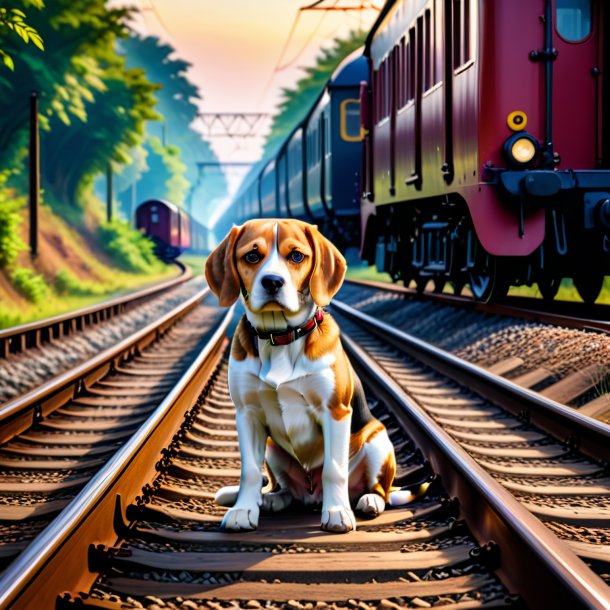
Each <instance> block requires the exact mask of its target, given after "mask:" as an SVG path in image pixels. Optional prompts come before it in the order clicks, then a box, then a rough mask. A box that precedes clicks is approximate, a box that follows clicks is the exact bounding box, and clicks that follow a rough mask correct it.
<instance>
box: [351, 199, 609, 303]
mask: <svg viewBox="0 0 610 610" xmlns="http://www.w3.org/2000/svg"><path fill="white" fill-rule="evenodd" d="M570 203H572V204H573V200H571V202H570V201H565V202H561V201H560V202H558V203H557V205H554V206H553V207H549V208H548V210H547V216H546V223H547V225H546V226H547V230H546V238H545V240H544V242H543V243H542V244H541V245H540V246H539V247H538V248H537V249H536V250H535V251H534V252H533V253H532V254H530V255H529V256H526V257H507V256H503V257H501V256H494V255H492V254H489V253H488V252H487V251H486V250H485V249H484V248H483V246H482V245H481V242H480V241H479V239H478V238H477V235H476V232H475V230H474V227H473V225H472V221H471V220H470V215H469V212H468V207H467V205H466V203H465V202H464V201H463V200H460V199H455V200H446V201H442V202H441V201H436V202H435V201H432V202H431V201H424V202H418V204H417V205H408V204H406V203H403V204H401V205H400V206H394V205H387V206H378V207H377V209H376V216H374V217H372V218H371V219H370V220H369V225H368V227H367V236H366V240H367V242H368V247H366V246H365V249H364V252H363V254H364V258H366V259H367V260H368V261H369V262H371V263H373V262H374V263H375V264H376V267H377V269H378V271H385V272H387V273H389V274H390V276H391V277H392V279H393V281H402V282H403V283H404V285H405V286H409V285H410V284H411V283H414V284H415V286H416V287H417V290H418V291H424V290H425V289H426V287H427V286H428V283H429V282H430V281H432V283H433V290H434V291H435V292H442V291H443V290H444V289H445V286H446V285H447V284H449V285H450V286H451V287H452V289H453V292H454V293H455V294H461V293H462V291H463V289H464V287H465V286H466V285H468V286H469V287H470V291H471V292H472V294H473V296H474V298H475V299H476V300H479V301H484V302H490V301H496V300H499V299H501V298H503V297H504V296H506V294H507V292H508V289H509V288H510V287H511V286H520V285H527V286H531V285H532V284H534V283H536V284H537V285H538V289H539V291H540V294H541V295H542V297H543V298H545V299H547V300H551V299H553V298H554V297H555V295H556V294H557V291H558V289H559V286H560V284H561V281H562V280H563V279H564V278H572V280H573V283H574V286H575V288H576V290H577V291H578V293H579V295H580V297H581V298H582V299H583V301H585V302H586V303H593V302H594V301H595V300H596V299H597V297H598V295H599V293H600V290H601V288H602V285H603V282H604V276H605V274H606V273H608V272H609V270H610V228H605V227H603V226H601V227H600V224H599V223H598V222H589V223H588V222H587V218H586V210H585V212H584V216H585V218H584V220H583V208H582V206H580V209H579V210H575V209H574V206H573V205H570ZM372 244H374V247H371V245H372Z"/></svg>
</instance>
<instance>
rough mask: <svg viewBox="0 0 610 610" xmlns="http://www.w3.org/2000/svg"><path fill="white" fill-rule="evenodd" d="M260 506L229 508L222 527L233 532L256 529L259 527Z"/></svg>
mask: <svg viewBox="0 0 610 610" xmlns="http://www.w3.org/2000/svg"><path fill="white" fill-rule="evenodd" d="M258 514H259V508H258V506H257V507H255V508H231V509H230V510H228V511H227V512H226V514H225V516H224V518H223V520H222V523H221V524H220V527H221V528H222V529H225V530H229V531H232V532H240V531H245V530H255V529H256V528H257V527H258Z"/></svg>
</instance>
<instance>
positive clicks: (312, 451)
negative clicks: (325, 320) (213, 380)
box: [229, 344, 335, 470]
mask: <svg viewBox="0 0 610 610" xmlns="http://www.w3.org/2000/svg"><path fill="white" fill-rule="evenodd" d="M293 345H294V344H291V345H288V346H267V350H266V349H265V347H266V346H264V345H261V346H259V350H260V356H261V359H260V361H257V363H256V364H255V361H253V359H248V360H246V361H241V362H234V361H232V362H231V366H230V369H229V385H230V389H231V396H232V398H233V400H234V402H235V404H236V405H237V406H238V408H240V406H241V405H243V406H245V407H247V408H248V409H252V410H254V411H255V412H257V413H258V416H259V418H260V419H261V420H262V421H263V422H264V425H265V427H266V428H267V430H268V431H269V435H270V436H271V438H272V439H273V440H274V442H275V443H276V444H278V445H279V446H280V447H282V449H284V450H285V451H287V452H288V453H289V454H290V455H292V456H293V457H295V458H296V459H297V460H298V461H299V462H300V463H301V464H302V465H303V467H305V468H306V469H307V470H309V469H311V468H314V467H316V466H319V465H321V463H322V462H323V460H324V440H323V439H324V437H323V431H322V429H321V421H322V414H323V412H324V410H325V409H326V408H328V404H329V401H330V399H331V397H332V395H333V392H334V390H335V378H334V374H333V371H332V368H331V365H332V364H333V363H334V357H333V356H331V355H329V356H326V357H323V358H320V359H317V360H310V359H308V358H307V357H306V356H305V355H304V354H303V353H302V350H298V352H296V351H295V350H292V353H291V350H290V348H291V347H292V346H293ZM268 350H273V351H271V352H269V351H268ZM282 352H283V353H282ZM295 352H296V353H295Z"/></svg>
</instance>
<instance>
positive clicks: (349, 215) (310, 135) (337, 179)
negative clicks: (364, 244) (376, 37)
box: [233, 51, 367, 247]
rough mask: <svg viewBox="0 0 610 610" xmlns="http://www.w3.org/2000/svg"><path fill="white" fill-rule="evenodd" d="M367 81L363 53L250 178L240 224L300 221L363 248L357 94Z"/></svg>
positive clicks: (347, 63)
mask: <svg viewBox="0 0 610 610" xmlns="http://www.w3.org/2000/svg"><path fill="white" fill-rule="evenodd" d="M366 78H367V62H366V59H365V58H364V57H362V52H361V51H357V52H355V53H354V54H352V55H351V56H350V57H348V58H346V59H345V60H344V61H343V62H342V63H341V65H340V66H339V67H338V68H337V69H336V70H335V72H334V74H333V75H332V77H331V78H330V80H329V81H328V82H327V83H326V85H325V87H324V89H323V91H322V92H321V94H320V96H319V97H318V99H317V100H316V102H315V104H314V105H313V107H312V108H311V109H310V111H309V112H308V113H307V115H306V116H305V118H304V119H303V121H302V122H301V123H299V124H298V125H297V126H296V127H295V128H294V130H293V131H292V132H291V134H290V135H289V136H288V138H287V139H286V140H285V142H283V143H282V145H281V146H280V147H279V149H278V150H277V152H276V153H275V154H273V155H271V156H270V158H268V159H266V160H265V162H264V163H263V164H261V165H260V166H259V167H260V169H258V170H255V171H253V172H251V173H250V174H249V175H248V176H247V178H246V180H245V182H244V184H242V186H241V187H240V189H239V191H238V193H237V195H236V197H235V198H234V201H233V209H234V215H235V216H236V218H237V219H238V222H244V221H245V220H248V219H249V218H257V217H263V218H275V217H280V218H281V217H290V218H298V219H301V220H305V221H308V222H316V223H317V224H318V225H319V226H320V229H321V230H322V232H323V233H324V234H325V235H327V236H328V237H329V238H330V239H332V240H333V241H334V242H335V243H336V244H337V245H338V246H339V247H347V246H350V245H358V244H359V242H360V237H359V231H360V223H359V206H360V197H359V191H360V188H359V181H360V178H359V175H360V169H361V165H362V162H361V146H362V145H361V140H362V135H363V134H362V131H361V128H360V98H359V94H360V84H361V82H362V81H363V80H364V81H366ZM255 193H258V198H257V200H254V198H253V195H254V194H255Z"/></svg>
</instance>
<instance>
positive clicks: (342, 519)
mask: <svg viewBox="0 0 610 610" xmlns="http://www.w3.org/2000/svg"><path fill="white" fill-rule="evenodd" d="M322 529H323V530H324V531H326V532H340V533H346V532H351V531H352V530H355V529H356V519H355V517H354V513H353V512H352V511H351V510H350V509H349V508H331V509H329V510H323V511H322Z"/></svg>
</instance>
